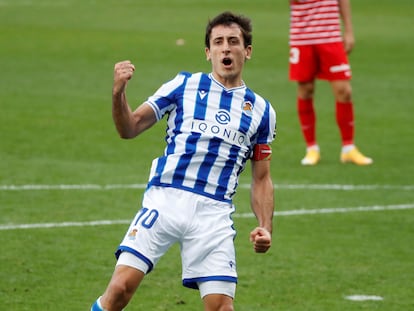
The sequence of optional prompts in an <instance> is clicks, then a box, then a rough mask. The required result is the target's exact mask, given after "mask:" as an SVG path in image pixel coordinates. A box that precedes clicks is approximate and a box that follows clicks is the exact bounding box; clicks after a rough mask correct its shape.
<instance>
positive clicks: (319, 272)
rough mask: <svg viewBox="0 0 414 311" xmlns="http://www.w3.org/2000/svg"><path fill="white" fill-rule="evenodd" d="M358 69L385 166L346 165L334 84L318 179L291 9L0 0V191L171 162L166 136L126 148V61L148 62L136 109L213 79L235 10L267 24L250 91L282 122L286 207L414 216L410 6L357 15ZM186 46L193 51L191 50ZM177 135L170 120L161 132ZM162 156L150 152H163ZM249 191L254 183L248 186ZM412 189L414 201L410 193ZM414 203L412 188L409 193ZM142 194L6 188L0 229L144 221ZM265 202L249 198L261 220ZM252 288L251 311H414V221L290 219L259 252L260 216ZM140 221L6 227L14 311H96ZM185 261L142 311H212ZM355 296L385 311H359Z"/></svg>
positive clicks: (365, 125)
mask: <svg viewBox="0 0 414 311" xmlns="http://www.w3.org/2000/svg"><path fill="white" fill-rule="evenodd" d="M352 5H353V20H354V28H355V34H356V39H357V45H356V49H355V50H354V52H353V54H352V55H351V57H350V59H351V64H352V68H353V73H354V78H353V90H354V101H355V114H356V138H357V144H358V145H359V146H360V147H361V150H362V151H363V152H365V153H366V154H367V155H368V156H372V157H373V158H374V161H375V162H374V165H373V166H372V167H363V168H361V167H355V166H352V165H341V164H340V163H339V147H340V146H339V134H338V131H337V129H336V125H335V121H334V104H333V100H332V95H331V93H330V90H329V87H328V85H326V83H324V82H320V83H318V89H317V93H316V98H317V101H316V109H317V112H318V137H319V143H320V145H321V148H322V157H323V158H322V162H321V163H320V165H318V166H317V167H312V168H309V167H301V166H300V165H299V161H300V159H301V157H302V156H303V154H304V144H303V141H302V137H301V134H300V132H299V126H298V122H297V116H296V108H295V85H294V84H293V83H291V82H289V81H287V58H288V47H287V33H288V20H289V13H288V5H287V1H270V0H264V1H260V2H252V1H216V0H213V1H190V0H173V1H127V0H124V1H80V0H76V1H75V0H73V1H69V0H68V1H59V0H56V1H46V0H38V1H26V0H24V1H23V0H21V1H20V0H14V1H0V7H1V10H0V38H1V39H0V40H1V48H0V67H1V83H0V108H1V113H0V133H1V134H0V158H1V161H0V186H9V185H30V184H33V185H59V184H69V185H70V184H79V185H85V184H98V185H109V184H126V185H128V184H141V183H145V182H146V180H147V176H148V171H149V164H150V161H151V159H152V158H154V157H155V156H157V155H158V154H160V152H162V150H163V137H164V124H159V125H157V126H156V127H155V128H154V129H152V130H151V131H150V132H147V133H145V134H143V135H142V136H141V137H140V138H139V139H137V140H132V141H123V140H120V139H119V138H118V137H117V134H116V132H115V129H114V126H113V124H112V119H111V114H110V110H111V108H110V105H111V103H110V95H111V84H112V69H113V64H114V63H115V62H116V61H118V60H123V59H131V60H132V61H133V62H134V63H135V65H136V73H135V76H134V78H133V80H131V82H130V85H129V88H128V96H129V100H130V103H131V104H132V105H133V106H135V105H138V104H139V103H141V102H142V101H143V100H144V99H145V98H146V97H147V96H148V95H150V94H152V93H153V92H154V91H155V89H157V88H158V87H159V86H160V84H161V83H162V82H164V81H165V80H168V79H170V78H172V77H173V76H174V75H175V74H176V73H177V72H178V71H181V70H187V71H209V70H210V65H209V63H207V62H206V61H205V57H204V52H203V51H204V46H203V35H204V27H205V24H206V21H207V19H208V18H209V17H213V16H214V15H216V14H217V13H219V12H220V11H222V10H225V9H231V10H234V11H237V12H241V13H244V14H246V15H248V16H250V17H251V18H252V19H253V23H254V24H253V26H254V39H253V43H254V52H253V59H252V60H251V61H249V62H248V63H247V66H246V70H245V74H244V80H245V81H246V83H247V84H248V85H249V86H250V87H251V88H252V89H254V90H255V91H257V92H258V93H260V94H262V95H263V96H265V97H266V98H268V99H269V100H270V101H271V102H272V104H273V105H274V107H275V108H276V111H277V113H278V138H277V140H276V141H275V143H274V146H273V149H274V157H273V163H272V170H273V176H274V182H275V183H276V184H278V185H282V186H283V185H285V186H286V185H305V186H306V185H307V186H308V187H311V186H312V185H329V184H333V185H355V186H356V187H357V186H364V185H369V186H376V187H373V188H372V189H371V190H363V189H361V188H356V189H354V190H347V191H345V190H329V189H325V190H323V189H322V190H321V189H314V190H312V189H310V188H297V189H289V188H287V187H280V189H278V188H277V189H276V202H277V210H278V211H290V210H298V209H319V208H321V209H322V208H342V207H350V208H352V207H359V206H389V205H400V204H411V205H412V204H413V203H414V197H413V192H412V186H413V179H412V176H413V173H414V167H413V165H412V157H413V149H412V142H413V138H412V137H413V133H414V132H413V127H412V122H411V120H410V118H411V116H412V115H413V112H414V108H413V105H412V102H413V99H412V95H413V93H412V84H413V82H414V79H413V76H412V70H413V65H412V59H411V51H412V50H413V48H414V43H413V41H412V40H411V38H412V33H413V30H414V29H413V26H412V2H411V1H410V0H405V1H404V0H396V1H393V2H392V3H391V2H390V1H385V0H381V1H373V0H365V1H353V2H352ZM178 38H183V39H185V45H183V46H177V45H176V44H175V42H176V40H177V39H178ZM161 123H162V122H161ZM149 146H150V147H149ZM248 182H249V169H247V170H246V172H245V173H244V175H243V176H242V178H241V184H246V183H248ZM404 186H408V187H404ZM410 189H411V190H410ZM141 196H142V190H139V189H112V190H37V191H7V190H0V211H1V213H0V225H7V224H25V223H60V222H66V221H79V222H82V221H93V220H101V219H113V220H117V219H130V218H132V217H133V216H134V214H135V212H136V210H137V209H138V207H139V203H140V201H141ZM248 202H249V196H248V190H247V189H245V188H240V189H239V191H238V194H237V196H236V198H235V203H236V205H237V208H238V213H247V212H249V211H250V210H249V204H248ZM235 222H236V228H237V229H238V237H237V239H236V246H237V253H238V272H239V276H240V282H239V286H238V290H237V297H236V301H235V307H236V310H239V311H243V310H249V311H251V310H289V311H291V310H341V311H342V310H409V309H412V308H413V306H414V304H413V301H414V293H413V290H412V284H413V283H412V276H413V274H414V263H413V261H412V258H414V251H413V248H412V237H413V233H414V229H413V228H414V211H413V210H412V209H408V210H400V211H378V212H363V213H362V212H360V213H356V212H353V213H344V214H318V215H297V216H291V217H283V216H279V217H278V216H277V217H276V219H275V222H276V224H275V227H276V228H275V234H274V245H273V247H272V249H271V251H270V252H269V253H268V254H266V255H264V256H263V255H257V254H254V253H253V251H252V248H251V245H250V243H249V242H248V234H249V232H250V230H251V229H252V228H253V227H254V226H255V225H256V223H255V220H254V219H251V218H235ZM126 227H127V225H120V224H118V225H109V226H96V227H65V228H49V229H26V230H21V229H19V230H1V231H0V240H1V243H2V251H1V252H0V279H1V280H2V281H1V282H0V305H1V309H4V310H15V311H23V310H59V309H60V310H88V309H89V307H90V305H91V304H92V303H93V301H94V299H96V297H97V296H98V295H99V294H100V293H101V292H102V291H103V290H104V287H105V286H106V284H107V281H108V280H109V278H110V275H111V273H112V269H113V265H114V258H113V255H112V252H113V251H114V249H115V247H116V246H117V244H118V243H119V241H120V239H121V237H122V236H123V234H124V232H125V230H126ZM180 269H181V268H180V260H179V253H178V248H177V247H174V248H173V249H171V251H170V252H169V253H168V254H167V255H166V256H165V257H164V258H163V259H162V260H161V261H160V263H159V265H158V266H157V267H156V269H155V270H154V272H153V273H151V274H150V275H149V276H148V278H147V279H146V280H145V281H144V283H143V284H142V287H141V288H140V290H139V292H138V293H137V295H136V296H135V297H134V299H133V301H132V302H131V304H130V306H129V307H128V310H131V311H133V310H201V309H202V306H201V302H200V300H199V297H198V293H197V292H195V291H192V290H188V289H185V288H183V287H182V286H181V280H180ZM354 294H366V295H378V296H381V297H383V298H384V300H382V301H365V302H353V301H349V300H346V299H344V297H345V296H348V295H354Z"/></svg>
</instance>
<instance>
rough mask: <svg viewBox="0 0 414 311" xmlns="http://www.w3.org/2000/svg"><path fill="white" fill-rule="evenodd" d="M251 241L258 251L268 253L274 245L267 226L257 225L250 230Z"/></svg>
mask: <svg viewBox="0 0 414 311" xmlns="http://www.w3.org/2000/svg"><path fill="white" fill-rule="evenodd" d="M250 242H252V243H253V248H254V251H255V252H256V253H266V252H267V250H268V249H269V248H270V246H271V245H272V235H271V234H270V232H269V231H267V230H266V229H265V228H262V227H257V228H255V229H254V230H253V231H252V232H250Z"/></svg>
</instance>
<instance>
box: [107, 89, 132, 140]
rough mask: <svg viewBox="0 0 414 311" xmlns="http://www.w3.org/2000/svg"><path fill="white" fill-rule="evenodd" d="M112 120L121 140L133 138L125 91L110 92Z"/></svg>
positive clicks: (129, 109)
mask: <svg viewBox="0 0 414 311" xmlns="http://www.w3.org/2000/svg"><path fill="white" fill-rule="evenodd" d="M112 118H113V120H114V124H115V126H116V129H117V131H118V133H119V135H120V136H121V137H122V138H132V137H134V131H133V128H134V120H133V114H132V111H131V108H130V107H129V105H128V102H127V99H126V95H125V90H123V91H121V92H119V91H117V90H115V88H114V90H113V92H112Z"/></svg>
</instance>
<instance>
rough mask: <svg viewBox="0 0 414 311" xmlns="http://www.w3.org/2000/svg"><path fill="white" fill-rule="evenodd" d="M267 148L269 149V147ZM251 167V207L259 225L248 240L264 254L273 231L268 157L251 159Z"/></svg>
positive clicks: (272, 196) (256, 249) (271, 185)
mask: <svg viewBox="0 0 414 311" xmlns="http://www.w3.org/2000/svg"><path fill="white" fill-rule="evenodd" d="M261 146H268V145H261ZM268 148H269V149H270V146H268ZM270 150H271V149H270ZM251 166H252V184H251V194H250V197H251V207H252V210H253V212H254V214H255V215H256V218H257V220H258V223H259V225H258V227H256V228H255V229H254V230H253V231H252V232H251V233H250V240H251V242H252V243H253V246H254V249H255V251H256V252H258V253H264V252H266V251H267V250H268V249H269V248H270V246H271V244H272V229H273V212H274V191H273V181H272V178H271V174H270V156H269V155H267V157H264V158H256V159H255V158H254V157H253V159H252V161H251Z"/></svg>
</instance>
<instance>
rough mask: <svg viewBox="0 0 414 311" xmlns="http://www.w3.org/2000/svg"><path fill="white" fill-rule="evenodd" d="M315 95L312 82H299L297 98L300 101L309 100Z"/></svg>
mask: <svg viewBox="0 0 414 311" xmlns="http://www.w3.org/2000/svg"><path fill="white" fill-rule="evenodd" d="M314 93H315V84H314V82H299V83H298V97H299V98H301V99H311V98H313V94H314Z"/></svg>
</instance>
